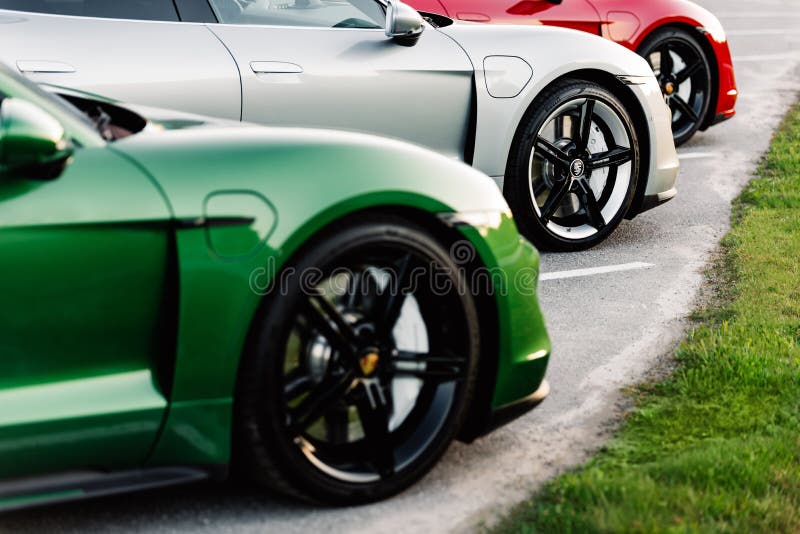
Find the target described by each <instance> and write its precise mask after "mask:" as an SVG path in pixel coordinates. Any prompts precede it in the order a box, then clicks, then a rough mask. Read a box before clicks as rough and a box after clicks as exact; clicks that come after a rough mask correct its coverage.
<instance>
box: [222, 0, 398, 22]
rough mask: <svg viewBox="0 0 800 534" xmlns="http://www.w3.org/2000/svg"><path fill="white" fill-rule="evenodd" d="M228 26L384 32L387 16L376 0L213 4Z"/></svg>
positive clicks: (257, 0) (267, 0) (251, 0)
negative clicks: (366, 29)
mask: <svg viewBox="0 0 800 534" xmlns="http://www.w3.org/2000/svg"><path fill="white" fill-rule="evenodd" d="M210 2H211V5H212V6H213V7H214V11H215V12H216V14H217V18H218V19H219V21H220V22H222V23H225V24H269V25H276V26H311V27H315V28H383V27H384V24H385V21H386V12H385V10H384V8H383V6H382V5H381V4H380V3H378V2H377V1H376V0H210Z"/></svg>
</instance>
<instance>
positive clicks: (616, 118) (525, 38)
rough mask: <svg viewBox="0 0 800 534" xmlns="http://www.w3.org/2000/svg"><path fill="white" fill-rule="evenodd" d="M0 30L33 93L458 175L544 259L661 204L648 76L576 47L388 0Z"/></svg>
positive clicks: (107, 14)
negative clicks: (78, 94)
mask: <svg viewBox="0 0 800 534" xmlns="http://www.w3.org/2000/svg"><path fill="white" fill-rule="evenodd" d="M538 1H551V0H538ZM0 28H2V31H0V60H2V61H5V62H7V63H9V64H11V65H15V66H16V67H17V68H18V69H19V70H20V71H21V72H23V73H25V74H26V75H28V76H29V77H30V78H32V79H34V80H36V81H38V82H45V83H48V84H51V85H59V86H64V87H70V88H76V89H80V90H82V91H88V92H95V93H101V94H103V95H106V96H111V97H114V98H117V99H120V100H124V101H127V102H132V103H137V104H145V105H153V106H158V107H168V108H173V109H177V110H182V111H188V112H195V113H201V114H205V115H212V116H217V117H222V118H229V119H236V120H243V121H253V122H258V123H263V124H270V125H292V126H314V127H328V128H336V129H345V130H359V131H364V132H370V133H377V134H381V135H384V136H390V137H396V138H402V139H406V140H411V141H413V142H416V143H418V144H421V145H425V146H427V147H430V148H432V149H434V150H437V151H438V152H441V153H443V154H446V155H449V156H451V157H453V158H458V159H460V160H463V161H466V162H468V163H470V164H472V165H473V166H474V167H476V168H478V169H480V170H481V171H483V172H485V173H486V174H488V175H489V176H491V177H493V178H494V179H495V180H496V181H497V183H498V185H499V186H500V187H501V188H503V191H504V193H505V196H506V197H507V199H508V201H509V204H510V205H511V208H512V210H513V212H514V215H515V217H516V219H517V223H518V225H519V227H520V229H521V230H522V232H523V234H525V235H526V236H527V237H529V238H530V239H531V240H533V241H534V242H535V243H536V244H537V245H538V246H540V247H542V248H547V249H556V250H578V249H583V248H588V247H590V246H593V245H595V244H597V243H599V242H600V241H602V240H603V239H604V238H606V237H607V236H608V235H609V234H610V233H611V232H612V231H613V230H614V228H615V227H616V226H617V225H618V224H619V223H620V221H621V220H622V219H623V218H624V217H627V218H631V217H633V216H635V215H637V214H638V213H641V212H642V211H644V210H646V209H649V208H652V207H654V206H656V205H658V204H659V203H661V202H664V201H666V200H669V199H670V198H672V197H673V196H674V195H675V188H674V182H675V178H676V175H677V173H678V159H677V156H676V153H675V148H674V145H673V141H672V132H671V129H670V112H669V109H668V108H667V106H666V104H665V103H664V100H663V97H662V95H661V90H660V88H659V86H658V83H657V82H656V80H655V78H654V77H653V73H652V70H651V68H650V66H649V65H648V64H647V62H646V61H645V60H644V59H642V58H641V57H639V56H637V55H636V54H634V53H633V52H629V51H628V50H626V49H624V48H622V47H621V46H618V45H616V44H614V43H612V42H609V41H607V40H604V39H602V38H600V37H595V36H592V35H588V34H585V33H579V32H575V31H571V30H564V29H559V28H550V27H530V26H526V27H522V26H519V27H516V26H487V25H480V24H469V23H458V22H454V21H452V20H450V19H448V18H446V17H443V16H440V15H432V14H426V13H423V14H420V13H418V12H416V11H414V10H413V9H412V8H410V7H408V6H406V5H404V4H402V3H400V2H396V1H394V0H389V1H386V2H384V1H383V0H126V1H124V2H120V1H117V0H0ZM408 172H409V173H413V172H415V170H414V168H413V167H411V166H410V167H409V169H408Z"/></svg>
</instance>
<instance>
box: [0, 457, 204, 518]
mask: <svg viewBox="0 0 800 534" xmlns="http://www.w3.org/2000/svg"><path fill="white" fill-rule="evenodd" d="M208 478H215V477H214V472H213V470H212V469H210V468H199V467H198V468H195V467H153V468H144V469H133V470H130V471H118V472H101V471H74V472H68V473H61V474H57V475H44V476H41V477H31V478H24V479H17V480H9V481H5V482H0V512H6V511H9V510H17V509H20V508H29V507H32V506H42V505H46V504H54V503H62V502H68V501H75V500H79V499H91V498H95V497H104V496H108V495H116V494H118V493H129V492H133V491H142V490H148V489H153V488H160V487H163V486H172V485H175V484H187V483H189V482H197V481H200V480H205V479H208Z"/></svg>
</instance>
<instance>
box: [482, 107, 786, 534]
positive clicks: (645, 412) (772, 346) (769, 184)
mask: <svg viewBox="0 0 800 534" xmlns="http://www.w3.org/2000/svg"><path fill="white" fill-rule="evenodd" d="M709 275H710V277H711V280H710V282H711V288H712V291H713V294H714V298H712V299H711V302H710V303H708V304H707V305H705V306H704V307H703V308H702V309H700V310H698V311H697V312H696V313H695V318H697V319H698V320H699V324H698V326H697V327H696V328H694V330H693V331H692V332H691V333H690V334H689V335H688V337H687V339H686V340H685V342H684V343H683V344H682V345H681V347H680V348H679V350H678V352H677V354H676V360H677V369H676V370H675V371H674V372H673V374H672V375H671V376H670V377H669V378H668V379H667V380H665V381H663V382H660V383H657V384H649V385H645V386H641V387H639V388H637V389H636V391H635V393H634V395H635V397H636V403H637V407H636V409H635V410H634V411H633V412H631V414H630V415H629V416H628V417H627V419H626V421H625V422H624V423H623V425H622V428H621V429H620V431H619V433H618V434H617V436H616V437H615V438H614V439H613V440H612V441H611V443H610V444H609V445H608V446H607V447H605V448H604V449H603V450H602V451H601V452H600V453H599V454H598V455H597V456H596V457H595V458H594V459H593V460H592V461H590V462H589V463H588V464H587V465H585V466H583V467H582V468H580V469H578V470H576V471H574V472H570V473H567V474H565V475H562V476H560V477H558V478H557V479H556V480H554V481H553V482H551V483H550V484H548V485H547V486H546V487H545V488H544V489H543V490H542V492H541V493H539V494H538V495H536V496H534V497H533V498H532V499H531V500H530V501H528V502H525V503H523V504H521V505H519V506H518V507H517V508H516V509H515V510H514V511H513V512H512V513H511V514H510V515H509V516H507V517H506V518H505V519H504V520H503V521H502V522H501V523H500V525H498V527H497V528H496V529H495V530H496V531H497V532H499V533H507V532H547V533H550V532H581V533H583V532H800V105H797V106H795V107H794V108H793V109H792V110H791V112H790V113H789V115H788V116H787V118H786V119H785V121H784V123H783V125H782V127H781V128H780V130H779V131H778V133H777V134H776V136H775V138H774V139H773V142H772V147H771V149H770V152H769V153H768V155H767V157H766V158H765V160H764V162H763V163H762V165H761V167H760V170H759V177H758V178H756V179H754V180H753V181H752V183H751V184H750V186H749V187H748V188H747V190H746V191H744V192H743V193H742V195H741V196H740V198H739V199H738V200H737V201H736V203H735V205H734V216H733V228H732V229H731V231H730V233H729V234H728V236H727V237H726V238H725V239H724V241H723V244H722V251H721V254H720V256H719V258H718V260H717V261H716V262H715V265H714V267H713V268H712V269H711V270H710V273H709Z"/></svg>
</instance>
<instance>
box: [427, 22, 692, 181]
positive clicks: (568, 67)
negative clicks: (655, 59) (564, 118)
mask: <svg viewBox="0 0 800 534" xmlns="http://www.w3.org/2000/svg"><path fill="white" fill-rule="evenodd" d="M442 31H443V32H445V33H447V34H448V35H451V36H452V37H453V38H454V39H455V40H456V41H458V42H459V43H461V44H462V46H463V47H464V49H465V50H466V51H467V52H468V53H469V54H470V57H471V58H472V60H473V63H474V62H476V61H478V60H479V59H481V58H484V57H486V56H488V55H493V54H496V55H515V56H518V57H520V58H522V59H523V60H525V61H526V62H527V63H528V64H529V65H531V68H532V69H533V77H532V79H531V81H530V82H529V83H528V84H527V85H526V86H525V87H524V88H523V89H522V91H521V92H520V94H519V95H518V96H517V97H516V98H513V99H499V98H493V97H492V96H491V95H490V94H489V92H488V89H487V87H486V83H485V82H484V74H485V73H484V71H483V70H482V69H481V70H476V73H475V76H476V90H477V101H478V109H477V111H478V113H477V120H476V125H477V127H476V139H475V155H474V157H473V165H474V166H475V167H476V168H478V169H481V170H482V171H484V172H486V173H487V174H488V175H489V176H492V177H497V178H500V179H502V177H503V175H504V173H505V168H506V161H507V158H508V147H510V146H511V143H512V141H513V138H514V134H515V133H516V131H517V125H518V124H519V123H520V121H521V120H522V117H523V115H524V114H525V112H526V111H527V110H528V108H529V107H530V105H531V104H532V103H533V101H534V99H535V98H536V96H537V95H538V94H539V93H541V91H542V90H543V89H544V88H546V87H547V86H548V85H550V84H551V83H553V82H554V81H556V80H558V79H560V78H561V77H564V76H569V75H570V74H573V73H579V72H582V71H600V72H607V73H611V74H613V75H618V76H621V75H626V77H627V79H628V80H629V81H632V82H633V83H631V84H630V85H628V86H627V88H628V90H629V91H631V92H632V94H633V95H634V96H635V98H636V99H637V100H638V102H639V103H640V105H641V109H642V110H643V111H644V112H645V114H646V118H647V128H648V137H649V140H650V146H651V147H653V148H654V150H651V151H650V161H649V162H648V166H647V170H648V177H649V179H648V181H647V184H646V185H645V195H657V194H658V193H661V192H664V191H668V190H670V189H672V188H674V186H675V180H676V178H677V174H678V167H679V163H678V158H677V153H676V152H675V147H674V145H673V143H672V131H671V129H670V123H671V115H670V112H669V109H668V108H667V106H666V104H665V103H664V99H663V97H662V96H661V90H660V88H659V87H658V83H657V82H656V80H655V78H653V76H652V72H651V70H650V66H649V65H648V64H647V62H646V61H645V60H644V59H642V58H641V57H639V56H637V55H636V54H630V53H625V54H620V53H619V52H620V50H622V49H620V47H618V46H617V45H615V44H614V43H611V42H609V41H608V40H605V39H600V38H598V37H595V36H592V35H589V34H587V33H577V32H573V31H568V30H564V29H562V28H550V27H546V28H539V29H538V31H536V32H531V33H528V32H522V31H519V28H517V27H515V26H506V25H497V26H484V25H479V24H467V23H462V24H453V25H452V26H448V27H446V28H443V29H442ZM570 48H573V49H591V50H593V53H592V57H591V59H589V58H587V59H584V60H576V59H575V58H574V57H573V56H572V55H571V54H570V55H560V54H557V53H553V50H570ZM598 58H602V59H598ZM479 64H481V65H482V63H479ZM620 85H621V83H620Z"/></svg>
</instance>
